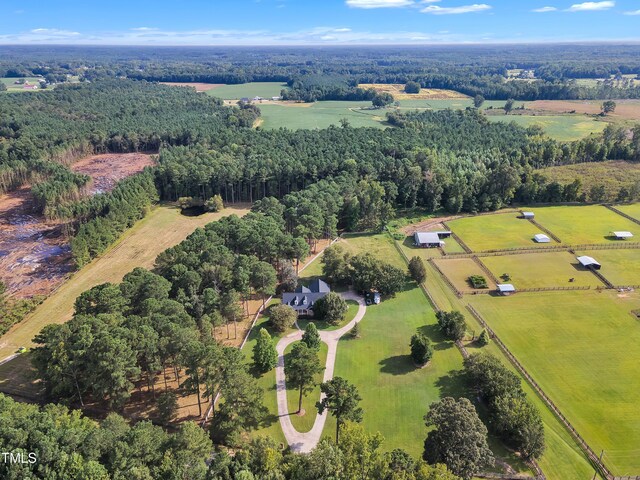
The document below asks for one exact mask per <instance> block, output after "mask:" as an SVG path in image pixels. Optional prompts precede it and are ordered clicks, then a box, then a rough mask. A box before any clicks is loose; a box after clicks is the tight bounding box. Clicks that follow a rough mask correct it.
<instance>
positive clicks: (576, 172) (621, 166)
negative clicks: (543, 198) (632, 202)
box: [538, 160, 640, 216]
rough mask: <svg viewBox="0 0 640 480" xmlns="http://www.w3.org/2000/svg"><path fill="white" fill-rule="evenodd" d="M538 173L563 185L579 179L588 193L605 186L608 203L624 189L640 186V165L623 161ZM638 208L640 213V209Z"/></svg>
mask: <svg viewBox="0 0 640 480" xmlns="http://www.w3.org/2000/svg"><path fill="white" fill-rule="evenodd" d="M538 173H541V174H542V175H544V176H545V177H547V178H548V179H549V180H550V181H556V182H558V183H560V184H562V185H566V184H568V183H571V182H573V181H574V180H575V179H576V178H579V179H580V181H581V182H582V190H583V191H584V192H587V193H588V192H589V190H590V189H591V187H594V186H603V187H604V188H605V192H606V195H607V200H608V201H613V200H615V198H616V197H617V195H618V192H619V191H620V189H621V188H622V187H624V188H627V189H630V188H632V187H633V186H635V185H638V184H640V163H632V162H625V161H622V160H610V161H606V162H588V163H576V164H574V165H563V166H560V167H549V168H543V169H540V170H538ZM637 208H638V209H639V212H640V207H637ZM639 216H640V214H639Z"/></svg>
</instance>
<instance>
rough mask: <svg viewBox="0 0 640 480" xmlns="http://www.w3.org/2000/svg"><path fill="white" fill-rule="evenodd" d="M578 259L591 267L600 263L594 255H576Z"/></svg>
mask: <svg viewBox="0 0 640 480" xmlns="http://www.w3.org/2000/svg"><path fill="white" fill-rule="evenodd" d="M576 258H577V259H578V261H579V262H580V263H581V264H582V265H583V266H585V267H589V266H591V265H600V264H599V263H598V262H596V260H595V259H594V258H593V257H589V256H587V255H583V256H581V257H576Z"/></svg>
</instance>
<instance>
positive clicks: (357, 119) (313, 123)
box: [212, 90, 387, 130]
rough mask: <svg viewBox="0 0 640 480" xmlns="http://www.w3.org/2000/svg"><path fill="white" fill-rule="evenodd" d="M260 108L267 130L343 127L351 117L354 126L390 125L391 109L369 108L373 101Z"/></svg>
mask: <svg viewBox="0 0 640 480" xmlns="http://www.w3.org/2000/svg"><path fill="white" fill-rule="evenodd" d="M212 91H213V92H215V90H212ZM258 107H259V108H260V111H261V112H262V116H261V118H260V120H259V122H260V123H259V124H260V126H261V128H265V129H276V128H280V127H285V128H289V129H292V130H297V129H316V128H318V129H321V128H327V127H329V126H331V125H336V126H339V125H340V120H342V119H346V120H348V121H349V124H350V125H351V126H352V127H376V128H384V127H386V125H385V124H384V122H385V121H386V112H387V111H386V110H384V109H379V110H373V109H369V108H370V107H371V102H347V101H344V102H340V101H323V102H315V103H286V104H285V103H283V104H263V105H261V104H258Z"/></svg>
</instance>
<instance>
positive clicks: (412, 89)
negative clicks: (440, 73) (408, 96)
mask: <svg viewBox="0 0 640 480" xmlns="http://www.w3.org/2000/svg"><path fill="white" fill-rule="evenodd" d="M404 91H405V93H420V84H419V83H418V82H407V84H406V85H405V86H404Z"/></svg>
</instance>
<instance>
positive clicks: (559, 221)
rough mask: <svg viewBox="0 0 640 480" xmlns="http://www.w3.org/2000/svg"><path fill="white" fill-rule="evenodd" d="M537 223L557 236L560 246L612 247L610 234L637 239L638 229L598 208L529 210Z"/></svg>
mask: <svg viewBox="0 0 640 480" xmlns="http://www.w3.org/2000/svg"><path fill="white" fill-rule="evenodd" d="M530 210H531V211H532V212H534V213H535V214H536V220H537V221H538V223H540V224H541V225H542V226H544V227H545V228H548V229H549V230H551V231H552V232H553V233H554V234H555V235H557V236H558V237H559V238H560V240H562V243H565V244H569V245H582V244H594V243H611V242H616V241H617V240H614V239H612V238H611V237H609V235H610V233H611V232H612V231H616V230H617V231H620V230H622V231H630V232H632V233H635V234H636V235H640V225H638V224H637V223H633V222H632V221H631V220H627V219H626V218H624V217H623V216H622V215H618V214H617V213H615V212H612V211H611V210H609V209H608V208H605V207H603V206H601V205H587V206H572V207H542V208H532V209H530Z"/></svg>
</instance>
